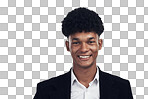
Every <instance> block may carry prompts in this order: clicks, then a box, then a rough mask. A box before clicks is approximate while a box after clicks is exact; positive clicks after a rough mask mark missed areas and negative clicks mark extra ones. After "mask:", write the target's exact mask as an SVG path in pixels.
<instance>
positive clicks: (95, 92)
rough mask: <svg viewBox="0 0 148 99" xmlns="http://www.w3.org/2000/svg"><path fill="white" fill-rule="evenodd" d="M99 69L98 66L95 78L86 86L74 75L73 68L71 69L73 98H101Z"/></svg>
mask: <svg viewBox="0 0 148 99" xmlns="http://www.w3.org/2000/svg"><path fill="white" fill-rule="evenodd" d="M99 97H100V90H99V70H98V68H97V72H96V75H95V77H94V79H93V80H92V81H91V82H90V83H89V87H88V88H86V87H85V86H84V85H83V84H81V83H80V82H79V81H78V79H77V78H76V76H75V75H74V72H73V69H72V70H71V99H99Z"/></svg>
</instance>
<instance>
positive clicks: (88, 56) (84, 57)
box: [79, 56, 89, 58]
mask: <svg viewBox="0 0 148 99" xmlns="http://www.w3.org/2000/svg"><path fill="white" fill-rule="evenodd" d="M79 57H80V58H88V57H89V56H79Z"/></svg>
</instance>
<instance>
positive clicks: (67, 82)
mask: <svg viewBox="0 0 148 99" xmlns="http://www.w3.org/2000/svg"><path fill="white" fill-rule="evenodd" d="M99 83H100V99H133V96H132V91H131V87H130V83H129V81H128V80H125V79H122V78H120V77H117V76H114V75H111V74H108V73H105V72H103V71H101V70H100V69H99ZM98 90H99V89H98ZM70 91H71V72H70V71H69V72H67V73H65V74H63V75H60V76H58V77H54V78H51V79H49V80H46V81H43V82H40V83H38V84H37V92H36V94H35V96H34V99H70V96H71V95H70Z"/></svg>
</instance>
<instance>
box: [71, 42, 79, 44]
mask: <svg viewBox="0 0 148 99" xmlns="http://www.w3.org/2000/svg"><path fill="white" fill-rule="evenodd" d="M79 43H80V42H72V44H75V45H76V44H79Z"/></svg>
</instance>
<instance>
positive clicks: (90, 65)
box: [78, 63, 93, 69]
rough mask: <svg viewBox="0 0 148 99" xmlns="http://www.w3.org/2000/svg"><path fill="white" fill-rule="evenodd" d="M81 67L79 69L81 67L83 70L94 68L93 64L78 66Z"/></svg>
mask: <svg viewBox="0 0 148 99" xmlns="http://www.w3.org/2000/svg"><path fill="white" fill-rule="evenodd" d="M78 65H79V67H81V68H84V69H87V68H90V67H92V66H93V63H89V64H86V63H85V64H78Z"/></svg>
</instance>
